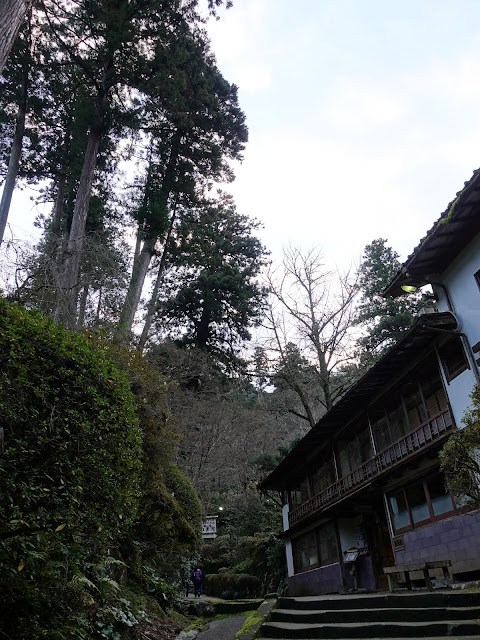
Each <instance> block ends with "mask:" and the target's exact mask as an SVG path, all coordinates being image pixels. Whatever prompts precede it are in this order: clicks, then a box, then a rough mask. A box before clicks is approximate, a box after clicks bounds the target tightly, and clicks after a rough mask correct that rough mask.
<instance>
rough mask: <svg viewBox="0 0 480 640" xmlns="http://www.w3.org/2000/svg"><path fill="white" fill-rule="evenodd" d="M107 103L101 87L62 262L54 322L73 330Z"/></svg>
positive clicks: (105, 93)
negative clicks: (86, 227)
mask: <svg viewBox="0 0 480 640" xmlns="http://www.w3.org/2000/svg"><path fill="white" fill-rule="evenodd" d="M107 102H108V97H107V90H106V89H105V88H102V89H101V90H100V91H99V93H98V96H97V105H96V110H95V121H94V123H93V126H92V128H91V129H90V134H89V136H88V142H87V149H86V151H85V157H84V161H83V167H82V173H81V176H80V184H79V186H78V191H77V197H76V199H75V208H74V211H73V219H72V225H71V227H70V235H69V238H68V244H67V250H66V258H65V263H64V270H63V278H62V287H61V289H62V290H61V292H60V300H59V303H58V306H57V309H56V311H55V321H56V322H62V323H63V324H64V325H65V326H66V327H69V328H73V327H75V323H76V315H77V313H76V308H77V297H76V293H77V288H78V272H79V267H80V258H81V252H82V247H83V239H84V236H85V226H86V223H87V214H88V205H89V203H90V196H91V193H92V184H93V178H94V174H95V168H96V165H97V157H98V151H99V148H100V142H101V140H102V134H103V122H104V111H105V107H106V105H107Z"/></svg>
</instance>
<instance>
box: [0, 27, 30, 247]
mask: <svg viewBox="0 0 480 640" xmlns="http://www.w3.org/2000/svg"><path fill="white" fill-rule="evenodd" d="M0 41H1V33H0ZM27 86H28V69H27V68H26V67H24V69H23V79H22V90H21V91H22V92H21V98H20V104H19V105H18V112H17V117H16V124H15V133H14V136H13V143H12V148H11V151H10V159H9V161H8V169H7V176H6V178H5V183H4V185H3V194H2V200H1V202H0V245H1V244H2V242H3V236H4V234H5V228H6V226H7V220H8V213H9V211H10V204H11V202H12V195H13V190H14V188H15V182H16V179H17V175H18V168H19V166H20V158H21V155H22V146H23V136H24V134H25V117H26V114H27V90H28V89H27Z"/></svg>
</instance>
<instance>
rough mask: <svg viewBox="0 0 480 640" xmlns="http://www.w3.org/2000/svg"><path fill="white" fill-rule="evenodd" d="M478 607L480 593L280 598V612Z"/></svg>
mask: <svg viewBox="0 0 480 640" xmlns="http://www.w3.org/2000/svg"><path fill="white" fill-rule="evenodd" d="M475 606H477V607H478V606H480V594H479V593H475V592H471V591H468V592H467V591H436V592H405V593H395V594H393V593H392V594H389V593H383V594H348V595H341V596H339V595H331V596H328V595H327V596H304V597H296V598H279V600H278V608H279V609H296V610H298V609H300V610H317V611H318V610H339V609H340V610H345V609H370V608H374V609H384V608H400V609H416V608H434V607H444V608H447V607H475Z"/></svg>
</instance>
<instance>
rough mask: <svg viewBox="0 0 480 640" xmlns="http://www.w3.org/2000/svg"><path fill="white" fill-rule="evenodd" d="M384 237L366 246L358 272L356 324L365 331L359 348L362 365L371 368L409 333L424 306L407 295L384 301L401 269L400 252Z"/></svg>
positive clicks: (422, 302)
mask: <svg viewBox="0 0 480 640" xmlns="http://www.w3.org/2000/svg"><path fill="white" fill-rule="evenodd" d="M386 243H387V241H386V240H385V239H383V238H378V239H377V240H373V242H371V243H370V244H369V245H367V246H366V247H365V250H364V254H363V260H362V263H361V265H360V269H359V288H360V290H361V292H362V297H361V299H360V302H359V304H358V306H357V314H356V318H355V324H356V325H359V326H362V327H364V328H365V330H366V335H364V336H363V337H362V338H360V339H359V340H358V342H357V346H358V347H359V349H360V354H359V355H360V366H361V367H362V368H363V367H365V366H370V365H371V364H373V363H374V362H376V361H377V360H378V359H379V358H380V357H381V356H382V355H383V354H384V353H385V351H386V350H387V349H389V348H390V347H391V346H392V345H393V344H395V343H396V342H397V341H398V340H399V339H400V338H401V337H402V335H403V334H404V333H405V331H407V330H408V329H409V328H410V326H411V324H412V321H413V318H414V316H415V315H416V314H417V313H418V311H419V309H420V308H421V307H422V306H424V305H425V301H424V300H422V296H421V295H420V294H418V293H416V294H408V295H407V294H406V295H404V296H402V297H400V298H396V299H392V298H384V297H383V296H382V291H383V290H384V289H385V287H386V286H387V285H388V284H389V282H390V281H391V280H392V278H393V277H394V276H395V275H396V274H397V273H398V271H399V270H400V268H401V263H400V261H399V259H398V253H397V252H396V251H394V250H393V249H391V248H390V247H388V246H387V244H386Z"/></svg>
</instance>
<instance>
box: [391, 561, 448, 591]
mask: <svg viewBox="0 0 480 640" xmlns="http://www.w3.org/2000/svg"><path fill="white" fill-rule="evenodd" d="M451 566H452V563H451V561H450V560H437V561H436V562H417V563H415V564H399V565H397V566H396V567H383V573H385V574H386V575H387V578H388V588H389V590H390V591H393V580H392V574H395V573H403V574H404V575H405V582H406V584H407V589H410V591H411V590H412V583H411V581H410V571H423V576H424V578H425V584H426V585H427V589H428V590H429V591H432V590H433V585H432V581H431V579H430V575H429V570H430V569H442V570H443V577H444V578H445V580H447V582H448V584H450V574H449V573H448V567H451Z"/></svg>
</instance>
